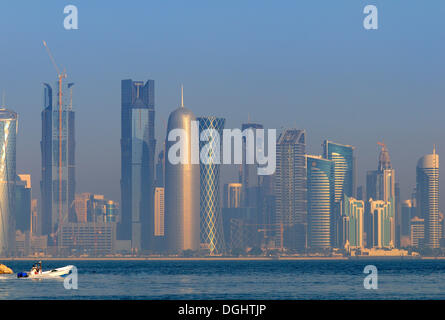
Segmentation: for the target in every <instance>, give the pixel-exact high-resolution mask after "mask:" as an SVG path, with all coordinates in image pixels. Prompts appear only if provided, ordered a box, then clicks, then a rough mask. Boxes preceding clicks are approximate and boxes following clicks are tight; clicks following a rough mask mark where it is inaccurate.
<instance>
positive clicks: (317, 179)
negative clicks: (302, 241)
mask: <svg viewBox="0 0 445 320" xmlns="http://www.w3.org/2000/svg"><path fill="white" fill-rule="evenodd" d="M332 174H333V161H331V160H328V159H323V158H321V157H316V156H307V208H308V209H307V210H308V212H307V215H308V246H309V247H310V248H330V247H331V211H332V196H331V193H332V192H333V179H332Z"/></svg>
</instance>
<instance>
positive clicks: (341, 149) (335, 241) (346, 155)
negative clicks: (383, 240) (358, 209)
mask: <svg viewBox="0 0 445 320" xmlns="http://www.w3.org/2000/svg"><path fill="white" fill-rule="evenodd" d="M323 157H324V158H326V159H329V160H332V161H333V162H334V174H333V176H334V192H333V195H332V201H333V210H332V215H331V241H332V245H333V246H340V245H341V244H340V243H339V238H340V233H339V223H340V220H339V219H340V215H341V203H342V200H343V199H344V196H345V195H346V196H348V197H354V192H355V158H354V147H353V146H350V145H343V144H339V143H334V142H332V141H329V140H325V141H324V143H323Z"/></svg>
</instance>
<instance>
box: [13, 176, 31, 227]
mask: <svg viewBox="0 0 445 320" xmlns="http://www.w3.org/2000/svg"><path fill="white" fill-rule="evenodd" d="M31 199H32V193H31V175H30V174H19V175H17V181H16V185H15V229H16V230H20V231H21V232H23V233H24V232H27V231H30V229H31Z"/></svg>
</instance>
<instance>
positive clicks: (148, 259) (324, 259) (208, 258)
mask: <svg viewBox="0 0 445 320" xmlns="http://www.w3.org/2000/svg"><path fill="white" fill-rule="evenodd" d="M373 259H374V260H445V257H413V256H360V257H358V256H354V257H279V258H271V257H201V258H199V257H192V258H186V257H100V258H93V257H82V258H79V257H72V258H68V257H60V258H58V257H35V258H32V257H24V258H0V262H1V261H37V260H44V261H347V260H373Z"/></svg>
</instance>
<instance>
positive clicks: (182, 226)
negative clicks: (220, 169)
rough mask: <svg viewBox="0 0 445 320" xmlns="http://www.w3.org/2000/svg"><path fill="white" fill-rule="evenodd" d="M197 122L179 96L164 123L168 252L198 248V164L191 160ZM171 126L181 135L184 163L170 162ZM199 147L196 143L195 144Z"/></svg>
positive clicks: (173, 142) (196, 132)
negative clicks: (165, 130)
mask: <svg viewBox="0 0 445 320" xmlns="http://www.w3.org/2000/svg"><path fill="white" fill-rule="evenodd" d="M195 121H196V118H195V116H194V115H193V113H192V112H191V111H190V110H189V109H187V108H185V107H184V104H183V99H181V107H179V108H177V109H176V110H174V111H173V112H172V113H170V116H169V118H168V125H167V138H166V141H165V146H166V148H165V150H166V161H165V225H164V227H165V230H164V232H165V237H166V242H167V247H168V250H169V251H170V252H181V251H184V250H198V249H199V244H200V242H199V236H200V235H199V232H200V221H199V200H200V199H199V191H200V188H199V177H200V173H199V164H198V163H197V164H195V163H192V157H195V156H198V157H199V154H196V155H192V153H193V152H199V150H193V148H192V139H193V137H192V136H193V135H196V136H198V132H199V128H198V126H195V125H194V122H195ZM174 129H182V130H183V131H182V132H183V133H184V136H183V139H184V140H183V141H181V142H182V146H183V149H182V150H180V151H181V152H184V154H182V155H181V156H183V158H184V160H185V161H184V163H181V162H179V163H172V162H171V161H170V159H169V158H170V155H169V153H170V148H171V147H172V146H173V145H175V144H176V143H178V142H176V141H169V140H168V136H169V133H170V132H172V130H174ZM197 148H198V149H199V145H197Z"/></svg>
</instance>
